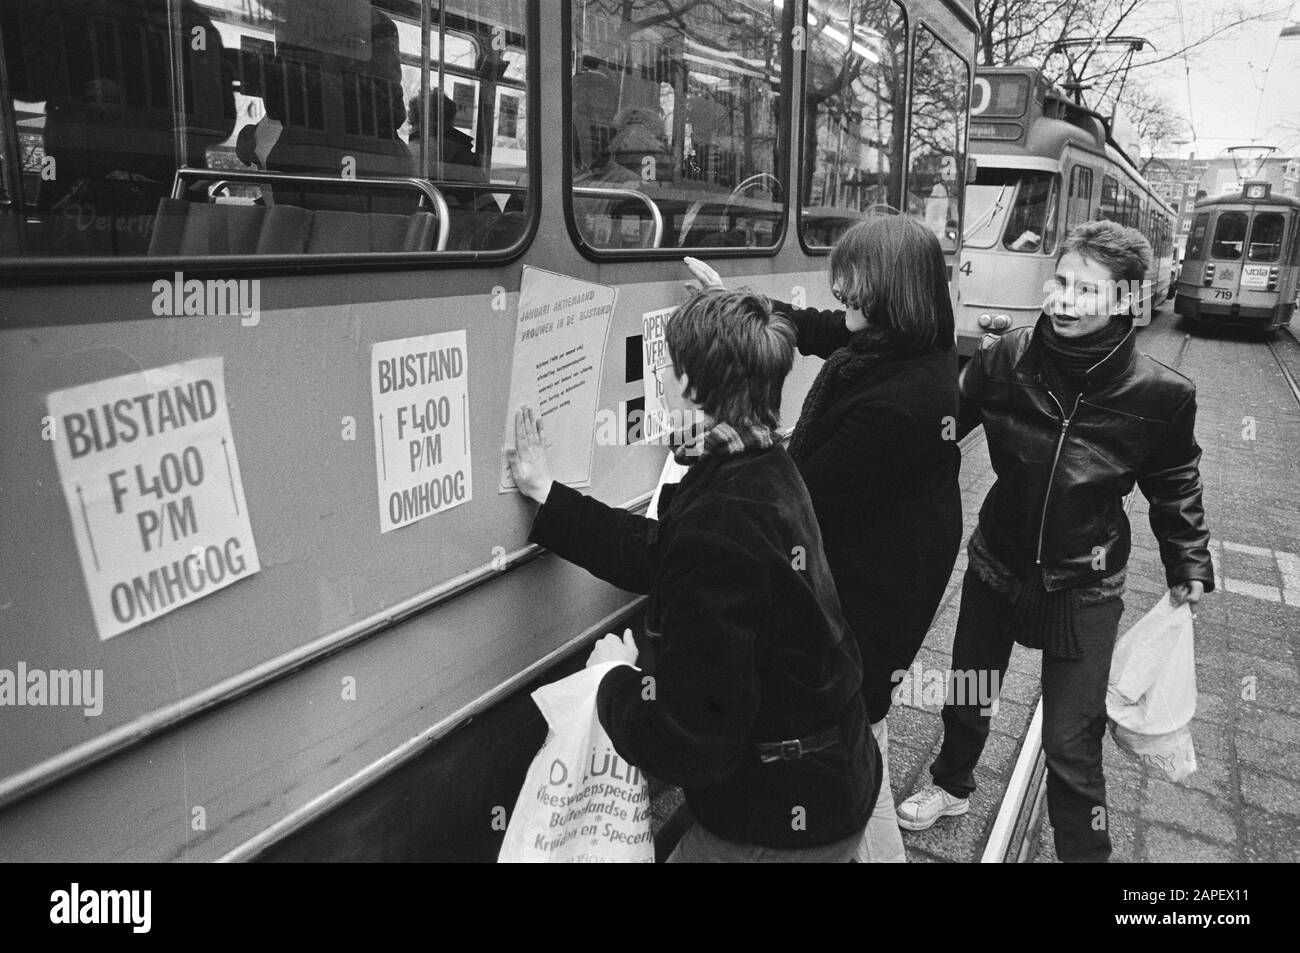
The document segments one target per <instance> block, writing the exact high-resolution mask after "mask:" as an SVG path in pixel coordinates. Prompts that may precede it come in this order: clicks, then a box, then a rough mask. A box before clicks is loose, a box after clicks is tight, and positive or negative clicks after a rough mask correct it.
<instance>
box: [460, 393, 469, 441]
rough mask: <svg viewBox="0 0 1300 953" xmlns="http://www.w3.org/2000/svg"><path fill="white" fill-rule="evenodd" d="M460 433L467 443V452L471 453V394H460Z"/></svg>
mask: <svg viewBox="0 0 1300 953" xmlns="http://www.w3.org/2000/svg"><path fill="white" fill-rule="evenodd" d="M460 434H461V438H462V441H463V443H464V444H465V453H467V454H468V453H469V394H461V395H460Z"/></svg>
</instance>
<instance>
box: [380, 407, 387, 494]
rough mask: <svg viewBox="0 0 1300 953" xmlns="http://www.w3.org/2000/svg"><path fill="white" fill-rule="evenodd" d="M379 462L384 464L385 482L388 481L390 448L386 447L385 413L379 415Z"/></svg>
mask: <svg viewBox="0 0 1300 953" xmlns="http://www.w3.org/2000/svg"><path fill="white" fill-rule="evenodd" d="M379 462H380V463H382V464H383V465H384V482H385V483H387V482H388V450H386V449H385V448H384V415H383V414H380V415H379Z"/></svg>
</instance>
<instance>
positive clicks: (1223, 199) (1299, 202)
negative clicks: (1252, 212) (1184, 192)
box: [1195, 192, 1300, 210]
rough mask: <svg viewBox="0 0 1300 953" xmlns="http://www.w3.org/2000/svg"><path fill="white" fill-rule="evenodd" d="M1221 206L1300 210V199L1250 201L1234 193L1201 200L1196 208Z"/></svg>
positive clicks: (1277, 197) (1283, 198)
mask: <svg viewBox="0 0 1300 953" xmlns="http://www.w3.org/2000/svg"><path fill="white" fill-rule="evenodd" d="M1220 205H1252V206H1258V205H1268V206H1273V207H1276V208H1294V209H1300V199H1297V198H1292V197H1291V196H1289V195H1270V196H1269V197H1268V198H1264V199H1248V198H1246V197H1245V196H1244V195H1243V194H1242V193H1241V192H1233V193H1231V194H1230V195H1215V196H1212V197H1209V198H1203V199H1200V200H1199V201H1198V202H1197V203H1196V206H1195V207H1196V208H1197V209H1198V210H1199V209H1202V208H1217V207H1218V206H1220Z"/></svg>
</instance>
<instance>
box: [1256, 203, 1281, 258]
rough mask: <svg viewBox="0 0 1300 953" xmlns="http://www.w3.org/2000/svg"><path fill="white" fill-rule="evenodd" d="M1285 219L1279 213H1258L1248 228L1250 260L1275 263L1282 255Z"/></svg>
mask: <svg viewBox="0 0 1300 953" xmlns="http://www.w3.org/2000/svg"><path fill="white" fill-rule="evenodd" d="M1285 221H1286V220H1285V219H1283V218H1282V214H1281V213H1280V212H1258V213H1256V215H1255V221H1254V222H1253V223H1252V224H1251V226H1250V260H1251V261H1277V260H1278V257H1279V256H1280V255H1281V254H1282V230H1283V228H1284V226H1285Z"/></svg>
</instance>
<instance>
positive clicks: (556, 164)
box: [0, 0, 976, 861]
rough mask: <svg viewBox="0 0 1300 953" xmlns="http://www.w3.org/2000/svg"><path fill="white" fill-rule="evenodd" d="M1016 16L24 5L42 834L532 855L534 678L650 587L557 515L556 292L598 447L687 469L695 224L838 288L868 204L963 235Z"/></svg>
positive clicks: (829, 0) (783, 293)
mask: <svg viewBox="0 0 1300 953" xmlns="http://www.w3.org/2000/svg"><path fill="white" fill-rule="evenodd" d="M975 30H976V23H975V20H974V17H973V14H972V11H971V7H970V4H969V2H966V0H961V2H958V0H872V2H860V0H808V2H794V0H784V2H783V0H736V2H734V3H731V4H727V5H723V6H719V5H715V4H698V3H694V2H685V0H617V2H615V0H564V2H560V0H546V2H544V3H543V2H539V3H525V2H523V0H449V2H445V3H441V4H434V3H432V2H430V0H376V2H374V3H369V2H365V0H9V2H6V3H5V4H4V5H3V7H0V35H2V37H3V45H2V46H0V80H3V82H0V88H2V89H3V91H4V93H3V96H2V97H0V100H2V101H0V283H3V289H0V403H3V405H4V407H5V408H6V413H5V414H4V415H3V419H0V446H2V447H3V453H2V454H0V524H3V533H0V723H2V724H3V731H4V739H5V742H4V744H3V745H0V859H3V860H11V861H20V860H96V861H125V860H131V861H137V860H139V861H146V860H147V861H158V860H180V861H211V860H226V861H242V860H254V859H258V860H287V859H358V860H359V859H368V860H374V859H389V860H394V859H426V860H430V859H443V860H491V859H493V858H494V857H495V856H496V853H497V850H498V848H499V845H500V840H501V837H502V833H503V830H504V827H505V816H506V814H507V812H508V811H509V810H510V809H511V807H512V806H513V804H514V801H515V798H516V796H517V794H518V789H519V785H520V784H521V783H522V779H523V776H524V772H525V769H526V767H527V765H528V763H529V761H530V760H531V759H532V757H533V755H534V754H535V753H536V751H537V749H538V747H539V746H540V744H541V742H542V740H543V737H544V735H545V725H544V722H543V721H542V720H541V718H540V716H539V715H538V713H537V711H536V708H535V706H534V705H533V704H532V702H531V700H530V699H529V698H528V692H529V690H530V689H531V687H534V686H535V685H537V684H539V683H542V682H546V681H550V680H552V679H554V678H558V677H561V676H562V675H564V674H567V672H568V671H571V670H573V669H574V668H576V667H578V666H581V664H582V661H583V659H584V658H585V656H586V649H587V648H588V647H589V645H590V644H591V642H592V641H593V640H594V639H596V638H598V637H600V636H602V635H603V634H605V633H606V632H609V631H616V630H621V629H622V628H623V627H624V626H625V625H631V626H633V627H635V626H637V625H638V624H639V622H638V620H639V617H640V612H641V610H642V603H643V597H638V596H635V595H632V594H629V593H626V592H623V591H620V590H617V589H614V588H613V587H611V586H609V585H607V584H605V583H603V582H600V581H598V580H596V579H594V578H593V577H591V576H589V575H587V574H586V573H585V572H583V571H581V570H579V569H576V568H575V567H572V566H569V565H567V564H565V563H564V562H562V561H560V560H556V559H552V558H547V557H546V554H545V553H544V552H542V551H540V550H539V549H538V548H537V547H535V546H532V545H530V544H529V543H528V541H527V533H528V529H529V525H530V522H531V517H532V507H531V505H530V504H529V503H528V502H527V501H526V500H524V499H523V498H521V497H520V496H519V494H517V493H515V492H511V491H510V489H509V487H508V486H507V485H505V483H504V482H503V477H502V473H503V443H504V440H505V434H506V433H508V432H509V431H508V426H509V422H510V421H511V420H512V414H513V410H514V407H513V406H512V404H513V398H514V397H515V396H516V389H515V388H516V384H517V383H518V382H519V380H521V379H525V378H527V377H528V375H529V374H530V373H532V368H530V367H526V366H521V365H522V364H523V363H526V362H523V361H521V360H520V359H519V358H520V354H519V350H520V348H521V347H523V346H524V344H525V343H527V345H528V346H529V347H532V346H534V345H536V346H539V347H540V346H543V345H542V344H537V341H536V339H535V338H531V337H529V335H530V334H531V333H533V331H537V328H536V327H533V326H530V328H529V330H526V331H522V332H521V328H523V327H524V324H525V322H526V321H528V320H531V319H532V318H534V317H536V316H537V315H541V314H545V313H547V312H548V310H549V312H550V313H551V314H552V315H553V316H555V315H558V316H560V317H563V318H564V320H563V321H560V320H559V318H557V320H555V321H549V320H548V322H547V324H546V327H547V328H548V329H551V328H552V326H553V325H556V324H557V323H558V324H561V325H563V328H562V329H563V330H564V331H565V333H568V332H569V331H570V330H572V329H573V328H574V327H578V331H575V332H574V333H579V332H580V333H582V334H587V336H586V337H585V338H584V339H583V341H582V342H581V343H580V344H577V345H574V346H573V348H572V350H570V351H566V352H564V353H563V354H559V355H558V357H557V359H558V358H563V357H565V356H566V355H570V356H571V355H572V354H573V353H574V352H579V358H580V360H581V361H585V364H584V365H583V367H582V368H581V369H580V370H581V372H582V375H585V376H581V377H580V379H575V380H572V381H570V382H569V383H567V384H565V385H564V391H565V393H566V394H568V395H569V396H568V398H566V400H577V399H579V398H581V399H583V400H589V401H590V403H589V405H588V409H589V410H592V409H593V408H594V412H593V413H592V414H591V416H592V417H593V418H594V419H595V420H596V426H595V427H594V428H593V427H592V426H591V425H589V424H587V423H585V422H584V423H583V424H582V425H580V426H576V427H570V429H569V431H568V432H567V433H568V437H566V439H569V438H571V439H572V440H573V441H574V442H575V445H577V446H582V447H585V448H586V450H587V452H586V453H585V454H577V455H574V459H575V461H576V464H577V466H576V470H578V471H582V472H578V473H575V476H574V478H573V482H574V484H575V485H586V486H588V487H589V488H590V491H591V492H592V493H594V494H595V495H596V496H598V497H599V498H601V499H603V500H605V501H608V502H611V503H614V504H621V505H624V506H626V507H627V508H629V509H630V510H632V511H634V512H641V511H644V509H645V507H646V505H647V503H648V500H649V498H650V496H651V494H652V492H653V490H654V488H655V485H656V481H657V478H658V475H659V473H660V470H661V468H662V465H663V462H664V459H665V457H666V454H667V450H666V449H665V447H663V446H662V445H657V444H656V443H654V442H653V441H650V440H648V439H646V438H645V435H644V433H642V431H641V423H642V420H643V419H644V415H645V412H646V411H647V409H648V408H647V407H646V401H647V397H650V398H653V396H654V395H653V394H649V395H648V394H647V388H646V381H647V379H649V380H653V377H654V375H653V374H652V373H649V372H648V370H647V368H648V367H650V366H651V365H650V364H649V363H648V360H649V359H648V358H647V356H646V355H647V354H648V353H649V352H650V351H651V350H653V347H652V344H653V341H652V339H653V337H654V335H655V329H656V328H657V327H658V326H659V324H661V321H662V316H663V314H664V313H665V312H667V311H669V310H670V309H672V308H673V307H675V306H676V305H678V304H680V303H681V301H682V300H684V296H685V291H684V289H683V287H682V285H683V279H685V278H688V277H689V275H688V273H687V272H686V269H685V268H684V267H683V265H682V263H681V258H682V257H683V255H684V254H691V255H695V256H698V257H702V258H706V259H708V260H710V261H712V262H714V263H715V264H716V266H717V268H718V270H719V271H720V273H721V274H722V275H723V276H724V278H726V279H727V281H728V283H729V284H730V285H732V286H737V285H743V284H748V285H749V286H751V287H753V288H754V289H755V290H757V291H759V292H761V293H765V294H770V295H772V296H774V297H779V298H781V299H784V300H793V301H795V302H796V303H801V304H807V305H809V306H820V307H833V306H834V305H833V301H832V298H831V295H830V289H829V287H828V283H827V281H826V277H825V265H826V259H825V256H826V253H827V251H828V247H829V245H830V243H832V242H833V241H834V239H835V238H836V237H837V236H838V235H839V234H840V233H841V232H842V231H843V230H844V229H845V228H847V227H848V226H849V225H851V224H852V223H853V222H855V221H858V220H861V219H862V218H863V217H865V216H866V215H869V214H876V213H878V212H882V211H888V210H892V211H894V212H896V213H901V214H908V215H914V216H916V217H918V218H920V219H922V220H923V221H925V222H926V223H927V224H929V225H930V226H931V227H932V228H934V230H935V232H936V234H937V235H939V236H940V238H941V241H942V242H943V244H944V248H945V253H946V254H947V256H948V258H949V268H950V275H951V270H952V265H953V263H955V261H956V256H957V255H958V254H959V253H960V240H959V236H960V233H961V214H962V212H961V210H962V198H963V193H964V187H965V185H964V180H965V177H966V175H965V172H966V161H965V158H966V157H965V152H966V131H965V130H966V120H967V116H968V114H969V105H970V88H971V81H972V79H973V72H972V63H973V59H974V35H975ZM601 302H604V303H603V304H601ZM565 315H567V317H564V316H565ZM575 318H578V319H580V321H579V325H581V323H582V322H588V321H590V323H588V324H587V328H588V329H590V328H593V327H594V328H600V327H601V325H600V322H604V326H603V329H602V331H601V332H600V333H590V334H588V331H587V330H583V329H582V328H581V327H579V326H578V325H573V324H572V321H573V319H575ZM537 333H539V334H540V331H538V332H537ZM543 343H544V342H543ZM817 363H818V362H816V361H812V360H807V361H805V360H800V361H799V362H798V364H797V366H796V369H795V371H794V373H793V374H792V376H791V378H790V381H789V382H788V384H787V387H786V391H785V405H784V420H785V422H786V424H787V425H789V424H792V423H793V421H794V419H795V417H796V416H797V414H798V410H799V407H800V405H801V401H802V398H803V395H804V393H805V392H806V390H807V388H808V386H809V385H810V383H811V381H812V379H813V377H814V376H815V373H816V369H817V367H816V365H817ZM564 366H565V367H568V366H569V365H568V364H565V365H564ZM574 373H577V371H573V370H570V371H569V376H573V374H574ZM521 375H522V378H521ZM557 381H558V378H557ZM533 383H534V385H535V386H536V387H537V388H538V390H541V389H543V385H541V384H538V383H537V382H536V381H534V382H533ZM546 386H549V385H546ZM584 387H585V388H586V389H585V390H584V389H583V388H584ZM575 388H576V390H575ZM570 392H572V393H570ZM560 409H561V410H562V409H563V408H560ZM557 412H558V411H557ZM569 413H571V414H572V413H573V411H572V410H570V411H569ZM557 419H558V418H557ZM611 420H612V421H613V422H614V426H612V427H611V426H608V424H609V422H610V421H611ZM591 429H594V430H595V433H594V434H592V433H588V432H587V431H588V430H591ZM548 432H550V431H549V430H548ZM408 447H409V448H410V452H409V453H408ZM506 472H508V471H506ZM402 479H406V482H405V483H402V482H401V480H402Z"/></svg>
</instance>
